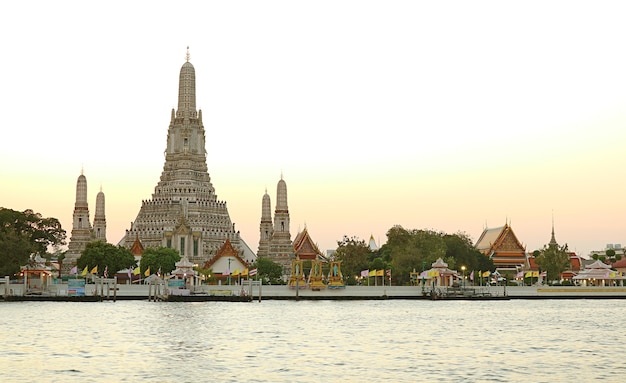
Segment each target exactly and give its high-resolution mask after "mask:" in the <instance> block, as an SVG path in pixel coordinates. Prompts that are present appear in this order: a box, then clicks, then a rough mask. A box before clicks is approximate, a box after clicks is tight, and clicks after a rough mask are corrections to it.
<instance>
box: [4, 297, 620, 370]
mask: <svg viewBox="0 0 626 383" xmlns="http://www.w3.org/2000/svg"><path fill="white" fill-rule="evenodd" d="M625 304H626V303H625V302H624V301H621V300H528V301H527V300H511V301H481V302H469V301H435V302H433V301H422V300H419V301H412V300H407V301H403V300H389V301H300V302H296V301H263V302H261V303H259V302H252V303H229V302H203V303H154V302H147V301H118V302H116V303H113V302H98V303H58V302H41V303H37V302H2V303H0V339H2V340H3V347H2V348H0V366H2V375H3V378H2V380H3V381H5V382H6V381H19V382H24V381H53V382H54V381H55V382H72V381H76V382H95V381H127V382H135V381H138V380H144V381H145V380H147V381H161V382H172V381H177V382H197V381H223V382H247V381H251V382H252V381H253V382H321V381H323V382H335V381H341V382H353V381H376V382H377V381H392V382H398V381H406V382H416V381H423V382H433V381H442V382H487V381H489V382H513V381H524V382H565V381H604V382H607V381H608V382H618V381H619V382H621V381H623V380H624V376H626V364H625V363H624V362H623V360H624V359H623V351H622V350H623V347H624V343H625V342H626V334H624V332H622V331H619V326H618V324H619V323H620V321H621V320H620V318H621V317H622V316H623V313H624V306H625Z"/></svg>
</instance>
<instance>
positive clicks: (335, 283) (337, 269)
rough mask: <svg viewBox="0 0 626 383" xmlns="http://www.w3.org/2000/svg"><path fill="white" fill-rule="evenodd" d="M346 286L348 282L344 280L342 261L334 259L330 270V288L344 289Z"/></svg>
mask: <svg viewBox="0 0 626 383" xmlns="http://www.w3.org/2000/svg"><path fill="white" fill-rule="evenodd" d="M345 287H346V284H345V283H344V282H343V275H342V274H341V262H339V261H332V262H331V263H330V271H329V272H328V288H329V289H343V288H345Z"/></svg>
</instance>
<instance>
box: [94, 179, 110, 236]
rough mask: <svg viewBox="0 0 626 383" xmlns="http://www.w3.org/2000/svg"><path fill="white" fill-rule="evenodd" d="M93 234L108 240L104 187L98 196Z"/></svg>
mask: <svg viewBox="0 0 626 383" xmlns="http://www.w3.org/2000/svg"><path fill="white" fill-rule="evenodd" d="M93 234H94V237H95V238H96V240H98V241H102V242H106V241H107V220H106V216H105V213H104V193H103V192H102V188H100V191H99V192H98V195H97V196H96V214H95V215H94V218H93Z"/></svg>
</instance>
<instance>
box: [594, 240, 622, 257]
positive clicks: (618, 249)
mask: <svg viewBox="0 0 626 383" xmlns="http://www.w3.org/2000/svg"><path fill="white" fill-rule="evenodd" d="M607 250H613V251H615V255H620V256H622V257H624V248H623V247H622V245H621V244H620V243H607V244H606V247H605V248H604V250H593V251H592V252H590V253H589V257H590V258H599V257H606V251H607ZM594 256H595V257H594Z"/></svg>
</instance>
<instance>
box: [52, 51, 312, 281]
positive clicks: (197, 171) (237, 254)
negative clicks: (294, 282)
mask: <svg viewBox="0 0 626 383" xmlns="http://www.w3.org/2000/svg"><path fill="white" fill-rule="evenodd" d="M205 141H206V139H205V130H204V125H203V123H202V110H197V109H196V72H195V69H194V67H193V65H192V64H191V63H190V62H189V51H187V57H186V62H185V63H184V64H183V66H182V68H181V69H180V77H179V86H178V108H177V109H172V114H171V119H170V124H169V128H168V132H167V145H166V149H165V164H164V165H163V172H162V173H161V179H160V181H159V182H158V183H157V185H156V187H155V188H154V193H152V196H151V197H150V198H149V199H145V200H143V201H142V202H141V207H140V209H139V213H138V214H137V217H136V218H135V220H134V221H132V222H131V225H130V228H129V229H127V230H126V233H125V234H124V237H123V238H122V239H121V240H120V241H119V243H118V245H120V246H123V247H126V248H128V249H130V251H131V252H132V253H133V254H134V255H135V256H136V257H141V254H142V253H143V250H144V249H147V248H159V247H167V248H172V249H176V250H177V251H178V252H179V254H180V256H181V257H182V258H185V259H187V260H188V261H189V262H191V263H193V264H197V265H204V266H205V267H212V268H214V269H216V268H217V270H214V271H217V272H218V273H219V272H220V271H221V272H223V271H225V270H224V269H226V266H225V265H224V262H222V263H221V264H220V263H219V262H218V261H219V259H220V258H222V257H225V256H227V257H228V256H230V257H234V258H235V259H237V260H238V261H239V262H240V264H241V265H242V266H244V267H247V266H248V265H250V264H252V263H253V262H254V261H255V260H256V258H257V256H259V257H267V258H269V259H270V260H272V261H274V262H277V263H279V264H280V265H281V266H282V267H283V270H284V272H285V273H289V272H290V270H291V266H292V261H293V260H295V259H296V258H297V257H301V258H303V259H323V256H322V254H321V252H320V251H319V249H317V247H316V246H315V245H313V244H311V243H312V240H311V239H310V237H309V235H308V231H307V230H306V229H305V230H304V231H303V232H302V233H298V235H297V236H296V240H295V242H297V243H299V244H300V245H298V246H295V245H294V242H292V239H291V233H290V230H289V226H290V223H289V208H288V204H287V184H286V183H285V181H284V180H283V178H282V175H281V178H280V180H279V181H278V184H277V188H276V199H277V202H276V209H275V211H274V218H273V219H272V214H271V211H270V197H269V195H268V194H267V191H266V192H265V195H264V196H263V199H262V206H261V222H260V226H259V234H260V240H259V247H258V253H257V254H255V253H254V251H252V250H251V249H250V247H249V246H248V245H247V244H246V242H245V241H244V240H243V239H242V237H241V235H240V232H239V231H238V230H236V228H235V225H234V224H233V223H232V221H231V219H230V215H229V214H228V208H227V205H226V202H225V201H220V200H218V198H217V194H216V192H215V188H214V187H213V184H212V183H211V176H210V175H209V173H208V168H207V162H206V158H207V152H206V149H205V144H206V142H205ZM94 240H103V241H105V242H106V217H105V214H104V193H102V190H100V193H98V199H97V201H96V214H95V216H94V224H93V226H92V225H91V223H90V222H89V207H88V205H87V180H86V177H85V176H84V175H83V174H82V172H81V175H80V176H79V177H78V180H77V185H76V203H75V206H74V214H73V225H72V232H71V238H70V243H69V249H68V252H67V258H66V262H65V263H64V264H63V267H64V271H65V272H67V271H68V270H69V268H70V267H72V266H74V265H76V261H77V260H78V258H79V257H80V256H81V254H82V251H83V250H84V249H85V247H86V245H87V243H89V242H91V241H94ZM307 243H308V245H305V244H307ZM311 249H313V250H311ZM298 252H299V253H298ZM311 256H312V258H311ZM216 262H217V263H216ZM228 267H229V268H230V264H229V265H228Z"/></svg>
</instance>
